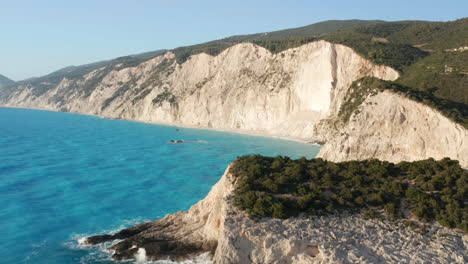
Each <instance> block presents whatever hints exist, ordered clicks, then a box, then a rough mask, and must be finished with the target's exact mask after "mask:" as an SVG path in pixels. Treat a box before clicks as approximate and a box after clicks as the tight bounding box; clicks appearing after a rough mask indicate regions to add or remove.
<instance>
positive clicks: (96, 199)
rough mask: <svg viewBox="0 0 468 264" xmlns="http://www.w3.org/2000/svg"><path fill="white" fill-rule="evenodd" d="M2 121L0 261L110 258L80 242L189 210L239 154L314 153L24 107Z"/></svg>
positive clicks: (291, 144) (265, 140)
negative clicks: (171, 141)
mask: <svg viewBox="0 0 468 264" xmlns="http://www.w3.org/2000/svg"><path fill="white" fill-rule="evenodd" d="M0 125H1V128H2V129H1V130H0V160H1V163H0V177H1V179H2V181H1V182H0V202H2V203H3V204H4V205H5V206H4V207H3V208H2V209H0V230H2V231H1V232H2V234H1V238H0V241H1V242H0V243H1V244H2V245H3V246H2V247H1V249H0V253H1V254H2V261H5V263H58V264H61V263H114V262H113V261H111V259H110V255H109V254H108V253H106V252H105V251H104V250H103V249H104V248H105V246H100V247H86V246H83V245H81V244H80V243H79V241H80V240H82V239H83V238H85V237H87V236H90V235H94V234H103V233H109V232H115V231H117V230H119V229H122V228H125V227H129V226H132V225H135V224H138V223H142V222H145V221H150V220H156V219H159V218H161V217H163V216H165V215H166V214H170V213H174V212H176V211H181V210H188V209H189V208H190V206H191V205H193V204H194V203H196V202H197V201H199V200H201V199H203V198H204V197H205V195H206V194H207V193H208V192H209V190H210V189H211V187H212V186H213V185H214V184H215V183H216V182H217V181H218V180H219V179H220V177H221V176H222V174H223V172H224V170H225V169H226V167H227V165H228V164H229V163H231V162H232V161H233V160H235V158H236V157H238V156H242V155H247V154H262V155H266V156H277V155H283V156H289V157H291V158H299V157H303V156H305V157H307V158H314V157H315V156H316V155H317V153H318V151H319V146H318V145H314V144H306V143H302V142H298V141H291V140H285V139H280V138H271V137H265V136H257V135H249V134H243V133H235V132H223V131H215V130H207V129H195V128H185V127H176V126H167V125H155V124H148V123H142V122H135V121H128V120H111V119H104V118H100V117H96V116H86V115H81V114H70V113H62V112H51V111H44V110H33V109H21V108H1V107H0ZM170 140H183V141H184V143H181V144H170V143H168V141H170ZM200 261H203V260H200Z"/></svg>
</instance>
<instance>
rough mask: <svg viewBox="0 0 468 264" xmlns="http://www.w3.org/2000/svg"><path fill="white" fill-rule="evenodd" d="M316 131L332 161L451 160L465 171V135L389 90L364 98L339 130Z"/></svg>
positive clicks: (467, 139) (323, 152) (323, 153)
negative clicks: (456, 162)
mask: <svg viewBox="0 0 468 264" xmlns="http://www.w3.org/2000/svg"><path fill="white" fill-rule="evenodd" d="M324 123H325V125H324V126H317V127H318V128H319V130H320V132H318V133H319V134H320V135H322V136H324V137H325V138H323V139H322V140H323V141H325V142H327V143H326V144H325V145H323V146H322V148H321V149H320V153H319V156H320V157H322V158H325V159H328V160H332V161H337V162H338V161H347V160H363V159H370V158H378V159H381V160H387V161H390V162H400V161H403V160H404V161H414V160H422V159H428V158H434V159H437V160H438V159H443V158H445V157H450V158H452V159H456V160H459V162H460V164H461V165H462V167H464V168H467V167H468V130H466V129H465V128H464V127H463V126H462V125H459V124H456V123H454V122H453V121H451V120H450V119H448V118H447V117H445V116H443V115H442V114H440V113H439V112H438V111H436V110H434V109H432V108H430V107H428V106H426V105H424V104H422V103H418V102H415V101H413V100H410V99H408V98H405V97H403V96H401V95H398V94H395V93H392V92H390V91H383V92H379V93H378V94H376V95H369V96H368V97H367V98H366V99H365V100H364V102H363V103H362V104H361V105H360V106H359V107H358V109H357V111H355V112H354V114H353V115H352V116H351V118H350V120H349V121H348V122H346V124H345V125H344V127H341V128H339V129H334V128H332V127H331V126H328V125H327V123H326V122H324Z"/></svg>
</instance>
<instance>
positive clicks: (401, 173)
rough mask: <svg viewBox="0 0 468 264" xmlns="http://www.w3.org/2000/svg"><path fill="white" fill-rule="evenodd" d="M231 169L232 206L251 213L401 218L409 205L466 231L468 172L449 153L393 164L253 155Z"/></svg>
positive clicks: (422, 217) (426, 218)
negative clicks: (358, 214) (234, 182)
mask: <svg viewBox="0 0 468 264" xmlns="http://www.w3.org/2000/svg"><path fill="white" fill-rule="evenodd" d="M230 172H231V173H232V174H233V175H234V176H235V177H237V178H238V184H237V186H236V190H235V191H234V205H235V206H236V207H238V208H240V209H242V210H245V211H247V212H248V213H249V214H250V215H251V216H253V217H275V218H282V219H283V218H287V217H291V216H296V215H297V214H299V213H306V214H321V213H332V212H334V211H335V210H337V209H339V210H348V211H357V212H363V213H364V214H365V215H366V216H368V217H375V216H376V215H377V214H376V212H377V211H380V210H384V211H385V212H386V215H388V216H389V217H392V218H400V217H403V210H405V209H410V210H411V212H412V213H413V214H414V215H415V216H416V217H418V218H419V219H420V220H422V221H426V222H431V221H434V220H436V221H438V222H439V223H440V224H442V225H444V226H448V227H457V228H459V229H462V230H465V231H466V230H467V220H468V219H467V217H468V215H467V213H466V208H465V206H466V205H465V201H466V197H467V192H468V191H467V188H466V187H467V185H468V171H465V170H463V169H462V168H461V167H460V164H459V163H458V162H457V161H453V160H450V159H448V158H445V159H442V160H440V161H436V160H434V159H428V160H422V161H415V162H401V163H399V164H393V163H389V162H382V161H379V160H364V161H349V162H341V163H334V162H329V161H324V160H322V159H311V160H306V159H304V158H302V159H300V160H291V159H289V158H287V157H284V158H283V157H276V158H269V157H262V156H260V155H253V156H244V157H239V158H238V159H237V160H236V161H235V162H234V164H233V166H232V167H231V169H230ZM409 182H411V184H409ZM272 186H273V187H272ZM276 186H279V187H276ZM402 199H405V203H402ZM402 204H405V208H401V207H400V205H402Z"/></svg>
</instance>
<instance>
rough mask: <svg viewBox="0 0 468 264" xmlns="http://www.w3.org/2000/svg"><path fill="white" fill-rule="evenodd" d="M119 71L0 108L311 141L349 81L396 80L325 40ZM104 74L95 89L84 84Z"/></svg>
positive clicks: (23, 96) (18, 97)
mask: <svg viewBox="0 0 468 264" xmlns="http://www.w3.org/2000/svg"><path fill="white" fill-rule="evenodd" d="M118 66H119V65H117V66H116V67H115V69H112V70H109V69H106V68H105V67H103V68H101V69H98V70H95V71H94V72H91V73H89V74H87V75H85V76H84V77H83V78H81V79H77V80H67V79H64V80H62V81H61V82H60V84H59V85H57V86H56V87H54V88H52V89H50V90H48V91H47V92H46V93H44V94H42V95H40V96H38V97H36V96H35V95H34V90H35V89H37V88H36V87H30V86H24V87H20V89H18V90H17V91H16V92H15V93H13V94H12V95H11V96H10V97H9V98H8V99H7V100H4V102H2V105H4V106H15V107H26V108H41V109H48V110H60V111H70V112H77V113H83V114H91V115H100V116H104V117H108V118H123V119H132V120H138V121H145V122H154V123H168V124H177V125H185V126H195V127H205V128H216V129H223V130H237V131H248V132H253V133H260V134H265V135H272V136H283V137H290V138H300V139H305V140H308V139H311V138H313V127H314V125H315V123H316V122H317V121H319V120H321V119H323V118H324V117H327V116H328V115H329V114H330V113H334V112H336V111H337V110H338V109H339V106H340V103H341V101H342V100H343V96H344V94H345V92H346V90H347V88H348V87H349V86H350V84H351V83H352V82H353V81H355V80H357V79H359V78H361V77H363V76H374V77H377V78H381V79H385V80H394V79H396V78H397V77H398V73H397V72H396V71H395V70H393V69H391V68H389V67H386V66H378V65H374V64H372V63H370V62H369V61H368V60H366V59H364V58H362V57H361V56H359V55H358V54H357V53H355V52H354V51H353V50H352V49H350V48H348V47H345V46H342V45H335V44H331V43H328V42H325V41H318V42H313V43H310V44H306V45H304V46H301V47H298V48H295V49H289V50H286V51H284V52H281V53H279V54H272V53H270V52H269V51H268V50H266V49H264V48H262V47H259V46H255V45H253V44H250V43H244V44H238V45H235V46H233V47H231V48H228V49H227V50H225V51H223V52H222V53H221V54H219V55H218V56H215V57H213V56H210V55H207V54H198V55H193V56H191V57H190V58H189V59H188V60H187V61H186V62H185V63H183V64H182V65H179V64H177V63H176V62H175V60H174V54H172V53H171V52H168V53H166V54H165V55H163V56H159V57H156V58H154V59H152V60H149V61H147V62H144V63H142V64H140V65H138V66H136V67H132V68H123V69H120V68H119V67H118ZM102 73H107V74H106V75H105V77H104V78H102V80H100V81H99V82H97V83H96V84H95V87H87V86H88V83H87V81H89V80H91V81H92V80H93V79H96V78H97V77H98V76H100V75H101V74H102ZM21 88H23V89H21ZM83 90H90V91H91V93H89V92H88V93H85V92H84V91H83ZM158 96H159V97H158Z"/></svg>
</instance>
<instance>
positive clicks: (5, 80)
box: [0, 74, 15, 88]
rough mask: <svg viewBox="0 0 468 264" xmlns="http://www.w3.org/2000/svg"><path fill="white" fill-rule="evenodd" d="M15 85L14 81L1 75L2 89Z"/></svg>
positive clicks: (0, 83) (0, 84) (0, 85)
mask: <svg viewBox="0 0 468 264" xmlns="http://www.w3.org/2000/svg"><path fill="white" fill-rule="evenodd" d="M14 83H15V81H13V80H11V79H10V78H8V77H6V76H4V75H1V74H0V88H1V87H4V86H8V85H11V84H14Z"/></svg>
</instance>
